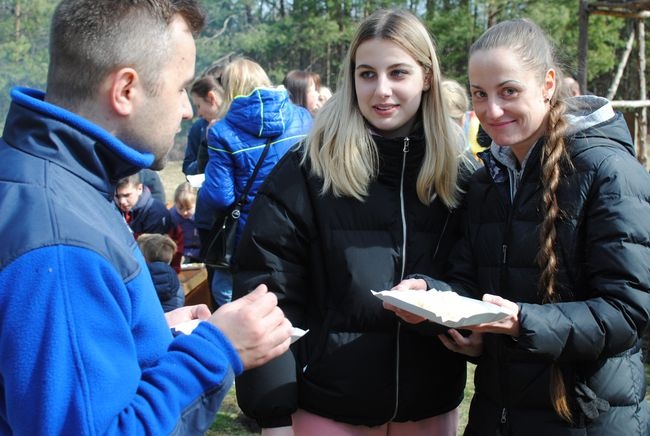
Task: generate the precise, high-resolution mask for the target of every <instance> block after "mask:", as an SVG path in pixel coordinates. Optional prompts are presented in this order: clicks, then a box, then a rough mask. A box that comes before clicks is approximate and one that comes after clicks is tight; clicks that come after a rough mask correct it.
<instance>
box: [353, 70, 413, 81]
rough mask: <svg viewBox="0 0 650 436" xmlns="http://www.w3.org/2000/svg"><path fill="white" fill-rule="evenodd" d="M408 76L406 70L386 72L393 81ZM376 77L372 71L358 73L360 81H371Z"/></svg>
mask: <svg viewBox="0 0 650 436" xmlns="http://www.w3.org/2000/svg"><path fill="white" fill-rule="evenodd" d="M408 74H409V72H408V71H407V70H399V69H397V70H391V71H389V72H388V75H389V76H390V77H392V78H394V79H400V78H402V77H405V76H407V75H408ZM376 76H377V73H376V72H374V71H362V72H360V73H359V77H361V78H362V79H372V78H374V77H376Z"/></svg>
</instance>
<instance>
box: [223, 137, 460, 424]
mask: <svg viewBox="0 0 650 436" xmlns="http://www.w3.org/2000/svg"><path fill="white" fill-rule="evenodd" d="M377 142H378V148H379V152H380V162H381V163H380V168H381V169H380V175H379V176H378V179H377V180H376V181H375V182H373V183H372V184H371V186H370V189H369V195H368V197H367V198H366V200H365V201H364V202H361V201H358V200H355V199H352V198H349V197H342V198H341V197H338V198H337V197H334V196H333V195H330V194H328V195H321V194H320V192H321V187H322V180H320V179H316V178H314V177H312V176H310V175H308V170H307V169H306V168H304V167H301V166H300V164H299V159H300V156H299V155H298V153H295V152H294V153H290V154H289V155H288V156H287V157H286V158H285V159H284V160H282V161H281V162H280V163H278V165H277V167H276V169H275V170H274V171H273V172H272V173H271V174H270V175H269V177H268V178H267V180H266V182H265V184H264V186H263V187H262V188H261V190H260V191H259V193H258V195H257V198H256V200H255V202H254V204H253V207H252V211H251V214H250V216H249V221H248V223H247V226H246V229H245V231H244V234H243V238H242V241H241V243H240V245H239V247H238V252H237V257H238V259H239V265H238V269H239V271H238V273H237V274H236V279H235V286H234V288H235V289H234V294H235V296H236V297H240V296H241V295H242V294H244V293H245V291H246V290H250V289H253V288H254V287H255V286H256V285H258V284H260V283H266V284H267V285H268V286H269V289H270V290H271V291H273V292H275V293H276V294H277V296H278V299H279V304H280V307H281V308H282V310H283V311H284V312H285V314H286V315H287V316H288V318H289V319H290V320H291V322H292V323H293V325H294V326H297V327H301V328H303V329H309V333H308V334H307V335H306V336H305V337H303V338H302V339H301V340H300V341H298V342H297V343H296V344H295V345H294V346H293V350H292V351H293V355H292V354H291V353H287V354H285V355H284V356H282V357H280V358H279V359H276V360H274V361H272V362H270V363H269V364H267V365H265V366H263V367H262V368H259V369H256V370H252V371H248V372H247V373H246V374H244V376H243V377H240V378H239V379H238V380H237V383H236V385H237V395H238V399H239V402H240V406H241V407H242V409H243V410H244V411H245V412H246V413H247V414H248V415H250V416H253V417H255V418H257V419H258V422H260V424H261V425H262V426H265V427H266V426H280V425H287V424H289V423H290V420H289V415H290V414H291V413H292V412H293V411H294V410H295V408H296V407H300V408H302V409H305V410H308V411H310V412H312V413H316V414H318V415H321V416H325V417H328V418H331V419H334V420H337V421H341V422H346V423H350V424H361V425H367V426H374V425H379V424H383V423H386V422H388V421H391V420H393V421H407V420H420V419H423V418H427V417H431V416H434V415H437V414H441V413H444V412H448V411H450V410H452V409H454V408H455V407H456V406H458V404H459V403H460V402H461V400H462V396H463V388H464V384H465V362H464V359H462V358H461V356H458V355H454V353H450V352H448V351H447V350H446V349H445V348H444V347H443V346H442V345H441V343H440V342H439V341H438V339H437V338H436V337H435V335H434V332H435V331H434V330H432V331H420V330H421V328H420V330H418V329H416V328H414V327H413V326H405V325H401V323H400V322H398V320H397V318H396V317H395V315H394V314H393V313H392V312H390V311H387V310H385V309H383V307H382V304H381V301H380V300H379V299H377V298H376V297H374V296H373V295H372V294H371V292H370V291H371V290H382V289H390V288H391V287H392V286H394V285H395V284H397V283H398V282H399V281H400V279H401V278H402V277H404V276H405V275H406V274H409V273H413V272H416V271H417V272H421V271H428V273H429V274H431V275H434V276H435V275H439V274H440V273H441V272H442V271H443V269H444V268H445V265H446V262H447V258H448V254H449V252H450V250H451V247H452V246H453V244H454V243H455V241H456V240H457V238H458V236H459V232H460V223H459V219H458V217H457V216H456V215H455V214H453V213H450V212H449V210H448V209H447V208H446V207H445V206H444V205H443V204H442V202H441V201H439V200H435V201H434V202H433V203H432V204H431V205H430V206H425V205H423V204H422V203H420V201H419V200H418V198H417V195H416V191H415V181H416V178H417V175H418V171H419V168H420V165H421V162H422V158H423V155H424V142H423V139H422V138H416V137H411V138H410V145H409V151H408V152H407V153H405V152H403V149H404V144H405V140H403V139H395V140H385V139H379V138H377ZM402 182H403V186H402ZM294 356H295V359H294Z"/></svg>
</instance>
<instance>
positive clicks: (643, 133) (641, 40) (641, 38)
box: [636, 19, 648, 166]
mask: <svg viewBox="0 0 650 436" xmlns="http://www.w3.org/2000/svg"><path fill="white" fill-rule="evenodd" d="M636 34H637V45H638V47H639V88H640V89H639V94H640V95H639V99H641V100H645V99H647V98H648V90H647V85H646V77H645V74H646V61H645V22H644V20H642V19H639V20H637V22H636ZM638 128H639V138H638V142H637V144H636V146H637V156H638V159H639V162H641V163H642V164H643V165H644V166H645V165H647V159H648V158H647V155H646V145H647V144H646V142H647V141H648V107H647V106H644V107H643V108H642V109H641V110H640V111H638Z"/></svg>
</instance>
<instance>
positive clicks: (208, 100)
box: [183, 66, 224, 175]
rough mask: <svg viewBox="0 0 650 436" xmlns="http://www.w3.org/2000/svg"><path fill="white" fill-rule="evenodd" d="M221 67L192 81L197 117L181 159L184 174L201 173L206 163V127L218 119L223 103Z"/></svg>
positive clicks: (191, 89) (191, 92)
mask: <svg viewBox="0 0 650 436" xmlns="http://www.w3.org/2000/svg"><path fill="white" fill-rule="evenodd" d="M222 70H223V67H221V66H218V67H215V68H212V69H210V70H209V71H208V72H206V73H205V74H204V75H202V76H201V77H199V78H198V79H196V80H195V81H194V83H192V87H191V88H190V94H191V95H192V101H193V102H194V106H195V107H196V113H197V114H198V116H199V119H198V120H196V121H195V122H194V124H192V127H191V128H190V133H189V134H188V136H187V148H186V150H185V158H184V159H183V173H184V174H185V175H193V174H203V173H204V172H205V166H206V165H207V163H208V138H207V133H208V127H209V126H210V124H211V123H213V122H215V121H216V120H218V119H219V117H220V113H221V106H222V105H223V99H224V90H223V86H221V73H222Z"/></svg>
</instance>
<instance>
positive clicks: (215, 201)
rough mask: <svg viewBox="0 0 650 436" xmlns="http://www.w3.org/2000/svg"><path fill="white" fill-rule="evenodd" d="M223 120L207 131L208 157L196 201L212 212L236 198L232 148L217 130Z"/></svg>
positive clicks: (224, 208) (224, 207)
mask: <svg viewBox="0 0 650 436" xmlns="http://www.w3.org/2000/svg"><path fill="white" fill-rule="evenodd" d="M224 122H225V121H224V120H221V121H219V122H217V123H216V124H214V125H213V126H212V127H211V128H210V130H209V131H208V155H209V158H208V162H207V164H206V166H205V181H204V182H203V186H202V187H201V189H200V190H199V198H198V201H200V202H202V203H203V204H204V205H205V206H207V207H208V208H209V209H210V210H213V211H214V212H220V211H224V210H226V209H227V208H228V206H230V205H231V204H233V203H234V202H235V200H236V198H235V172H234V160H233V158H232V150H231V148H230V147H229V146H228V144H227V143H226V142H225V141H224V140H223V139H222V137H221V135H219V132H218V129H220V128H221V126H222V123H224Z"/></svg>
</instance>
